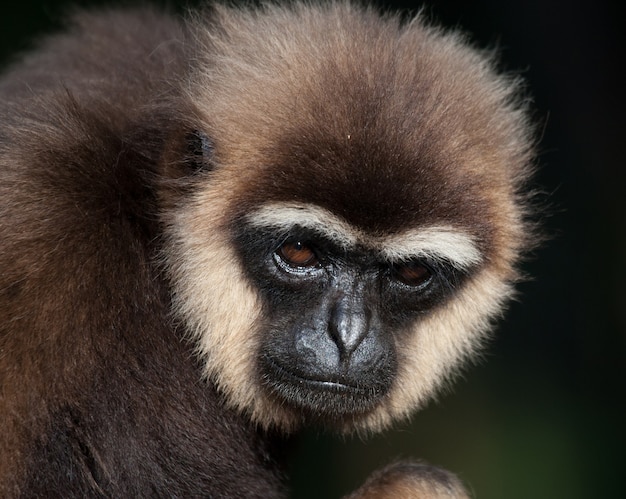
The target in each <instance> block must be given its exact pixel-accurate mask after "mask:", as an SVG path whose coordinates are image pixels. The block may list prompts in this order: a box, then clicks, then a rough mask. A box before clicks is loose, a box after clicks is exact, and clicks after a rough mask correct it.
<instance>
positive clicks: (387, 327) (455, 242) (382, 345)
mask: <svg viewBox="0 0 626 499" xmlns="http://www.w3.org/2000/svg"><path fill="white" fill-rule="evenodd" d="M364 209H365V207H364ZM235 240H236V242H235V246H236V247H238V248H239V249H240V250H239V251H240V254H241V261H242V264H243V266H244V268H245V271H246V273H247V274H248V275H250V276H251V280H252V281H253V283H254V287H255V288H257V289H258V290H259V294H260V296H261V300H262V302H263V304H264V307H265V310H266V318H265V320H264V321H263V334H262V339H261V342H260V345H259V352H258V358H257V369H258V372H259V379H261V380H262V383H263V387H264V389H265V390H267V392H268V395H269V396H270V397H272V398H275V399H276V401H277V403H279V404H282V405H287V406H290V407H292V408H294V409H295V410H299V411H301V412H302V413H304V414H306V415H307V416H309V417H310V418H312V419H321V420H322V421H326V420H331V421H332V420H342V419H343V418H345V417H350V418H354V416H355V415H360V414H363V413H366V412H368V411H370V410H372V409H373V408H374V407H375V406H376V405H377V404H378V403H380V401H381V400H382V399H383V398H384V396H385V395H386V394H387V393H388V392H389V390H390V388H391V386H392V384H393V381H394V379H395V377H396V375H397V370H398V365H397V364H398V352H397V349H398V347H399V346H400V347H401V345H402V341H403V337H405V336H407V335H410V329H411V328H412V327H413V326H414V325H415V323H417V322H419V319H420V317H421V316H423V315H425V314H427V313H428V312H429V311H430V310H432V309H433V308H435V307H436V306H437V305H438V304H440V303H442V302H443V301H444V300H445V299H446V298H447V297H449V296H450V295H451V294H453V293H454V290H455V289H456V288H457V287H458V286H459V285H460V284H461V282H462V281H463V279H464V276H465V275H466V273H468V272H469V271H470V269H471V268H472V267H474V266H475V265H477V264H478V263H479V262H480V259H481V256H480V253H479V251H478V249H477V248H476V246H475V244H474V243H473V241H472V238H471V237H470V236H469V235H468V234H466V233H465V232H463V231H461V230H456V229H453V228H451V227H432V228H424V229H422V230H411V231H408V232H405V233H403V234H400V235H396V236H388V237H379V238H376V237H374V238H372V237H369V236H367V235H366V234H363V233H360V232H359V230H358V229H357V228H355V227H352V226H350V225H349V224H348V223H347V222H346V221H344V220H343V219H341V218H338V217H337V216H335V215H333V213H332V212H330V211H328V210H327V209H325V208H322V207H320V206H316V205H307V204H293V203H289V202H287V203H279V202H277V203H270V204H265V205H263V206H261V207H260V208H258V209H257V210H255V211H253V212H252V213H249V214H247V215H246V216H245V217H244V219H243V224H242V226H241V228H240V229H239V231H237V232H236V236H235Z"/></svg>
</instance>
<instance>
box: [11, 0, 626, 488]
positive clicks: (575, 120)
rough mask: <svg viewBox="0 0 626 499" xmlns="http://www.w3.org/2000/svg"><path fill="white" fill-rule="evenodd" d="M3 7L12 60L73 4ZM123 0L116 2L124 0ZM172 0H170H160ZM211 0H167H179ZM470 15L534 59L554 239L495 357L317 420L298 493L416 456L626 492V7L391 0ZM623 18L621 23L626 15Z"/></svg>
mask: <svg viewBox="0 0 626 499" xmlns="http://www.w3.org/2000/svg"><path fill="white" fill-rule="evenodd" d="M110 3H111V2H105V1H100V2H97V1H89V2H86V1H82V2H76V1H74V2H70V1H58V0H39V1H38V0H21V1H19V2H12V3H11V4H10V6H6V4H5V6H4V7H2V8H0V13H1V16H0V61H2V63H3V64H6V63H7V61H9V60H10V59H11V58H15V57H19V51H22V50H25V49H27V48H28V47H29V46H30V44H31V43H32V41H33V39H34V37H36V36H39V35H41V34H43V33H46V32H49V31H50V30H53V29H55V27H58V26H59V24H60V19H61V18H62V12H63V10H64V8H66V7H67V6H68V5H98V4H102V5H109V4H110ZM118 3H119V2H118ZM161 3H165V2H161ZM194 3H198V2H176V1H175V0H171V1H170V2H167V4H168V5H169V6H170V8H173V9H178V10H180V11H182V10H183V7H184V5H192V4H194ZM379 4H380V5H381V6H383V7H385V8H390V9H396V8H401V9H404V10H406V11H408V12H414V11H416V10H418V9H420V8H421V7H424V8H425V11H426V13H427V15H428V17H430V18H431V19H433V20H436V21H437V22H440V23H442V24H443V25H445V26H448V27H460V28H461V29H463V30H464V31H467V32H468V33H470V34H471V35H472V38H473V40H475V42H476V43H477V44H478V45H479V46H483V47H493V46H497V47H499V49H500V53H501V59H502V64H503V67H504V68H506V69H508V70H513V71H516V72H521V74H523V76H524V77H525V78H526V80H527V82H528V88H529V93H530V94H531V95H532V96H533V97H534V102H535V110H536V111H535V117H536V120H537V122H538V123H539V124H540V127H539V130H540V133H541V135H542V140H541V147H540V151H539V152H540V158H539V160H540V166H541V168H540V170H539V172H538V175H537V177H536V186H537V187H538V188H539V189H540V190H541V191H542V192H543V193H545V199H546V200H547V201H548V204H549V206H550V208H549V210H547V211H546V213H545V214H544V215H543V216H542V220H543V224H544V227H545V229H546V232H547V234H548V235H549V236H550V237H551V241H550V242H549V243H548V244H546V245H544V247H543V249H541V250H540V251H538V252H537V254H536V257H535V258H534V259H533V260H532V261H531V262H529V263H528V264H527V265H526V270H527V272H528V273H529V274H530V275H531V276H532V277H533V279H532V280H530V281H528V282H526V283H524V284H523V285H522V286H521V291H522V293H521V297H520V300H519V302H518V303H514V304H513V305H512V306H511V307H510V310H509V311H508V313H507V315H506V317H505V319H504V320H503V321H501V324H500V326H499V328H498V331H497V335H496V337H495V339H494V341H493V342H492V344H491V345H490V348H489V350H488V352H487V354H486V355H485V358H484V359H483V360H482V361H481V362H480V363H479V364H478V365H477V366H474V367H472V368H471V369H468V370H467V371H466V373H465V375H464V376H463V378H462V379H460V380H459V381H458V382H457V384H456V385H455V387H454V390H453V391H451V392H450V393H446V394H443V395H442V396H441V397H440V399H439V401H438V402H436V403H433V404H431V406H430V407H429V408H427V409H426V410H425V411H422V412H421V413H419V414H417V415H416V416H415V417H414V418H413V421H412V423H411V424H406V425H400V426H399V427H398V428H397V429H396V431H392V432H389V433H387V434H385V435H383V436H380V437H377V438H374V439H372V440H368V441H367V442H362V441H359V440H357V439H345V440H344V439H336V438H333V437H332V436H329V435H325V434H322V433H317V432H311V433H309V434H307V435H305V437H304V438H303V439H302V442H301V444H300V446H299V448H298V457H297V460H296V461H295V463H294V469H293V475H294V479H293V487H294V494H293V496H294V497H296V498H314V497H315V498H326V497H328V498H332V497H339V496H340V494H342V493H345V492H347V491H349V490H351V489H352V488H354V487H355V486H356V485H357V484H359V483H360V482H361V481H362V480H363V479H364V477H365V476H366V475H367V474H368V473H369V472H371V471H372V470H373V469H374V468H376V467H378V466H380V465H382V464H384V463H386V462H388V461H389V460H391V459H395V458H397V457H408V456H415V457H420V458H423V459H425V460H427V461H429V462H431V463H434V464H439V465H442V466H444V467H446V468H449V469H451V470H453V471H455V472H457V473H459V474H460V476H461V477H462V478H463V479H464V480H465V481H466V482H467V483H468V484H469V485H470V486H471V488H472V489H473V491H474V493H475V495H476V497H477V498H479V499H528V498H533V499H544V498H545V499H553V498H568V499H582V498H621V497H625V498H626V472H625V471H624V464H625V463H626V459H624V457H623V455H624V449H625V448H626V429H625V423H626V417H625V416H626V286H625V285H624V283H625V282H626V212H625V211H624V204H625V202H624V201H625V199H626V183H625V181H626V163H625V161H624V152H623V151H624V147H625V146H626V136H625V132H626V126H625V125H624V112H625V111H626V109H625V108H624V103H625V99H624V98H623V92H624V90H623V86H624V76H623V66H624V63H625V62H626V51H625V45H624V38H625V37H624V27H623V17H622V16H620V15H619V14H618V6H619V4H618V2H617V1H613V2H611V1H610V0H596V1H595V2H583V1H581V0H571V1H566V0H555V1H549V0H510V1H507V2H504V1H502V0H474V1H462V0H457V1H455V0H431V1H430V2H427V3H422V2H417V1H414V2H399V1H398V2H382V1H380V2H379ZM618 25H619V26H618ZM620 30H621V31H620Z"/></svg>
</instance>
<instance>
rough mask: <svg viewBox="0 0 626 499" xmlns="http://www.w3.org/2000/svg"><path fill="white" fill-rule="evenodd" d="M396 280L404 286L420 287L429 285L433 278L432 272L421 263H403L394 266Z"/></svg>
mask: <svg viewBox="0 0 626 499" xmlns="http://www.w3.org/2000/svg"><path fill="white" fill-rule="evenodd" d="M393 274H394V276H395V278H396V279H397V280H398V281H400V282H401V283H403V284H406V285H407V286H412V287H420V286H423V285H424V284H426V283H428V282H429V281H430V279H431V278H432V276H433V273H432V271H431V270H430V269H429V268H428V267H427V266H426V265H424V264H422V263H420V262H403V263H398V264H395V265H394V266H393Z"/></svg>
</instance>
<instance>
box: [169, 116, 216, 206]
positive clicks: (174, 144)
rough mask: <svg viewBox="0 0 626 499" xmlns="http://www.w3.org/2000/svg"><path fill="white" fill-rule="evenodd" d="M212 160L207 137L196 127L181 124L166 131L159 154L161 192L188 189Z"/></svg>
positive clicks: (208, 170) (211, 165)
mask: <svg viewBox="0 0 626 499" xmlns="http://www.w3.org/2000/svg"><path fill="white" fill-rule="evenodd" d="M215 164H216V163H215V146H214V143H213V141H212V140H211V138H209V136H208V135H207V134H206V133H204V132H202V131H201V130H199V129H197V128H184V127H181V128H180V129H179V130H177V131H176V132H174V133H172V134H171V135H170V137H169V139H168V140H167V141H166V144H165V147H164V150H163V153H162V154H161V167H160V175H161V183H162V188H163V192H162V194H163V195H167V193H168V191H170V193H171V194H176V193H178V194H181V193H185V192H187V193H188V192H190V190H193V189H194V187H196V186H198V184H199V182H200V180H201V179H203V178H204V177H205V175H206V174H209V173H211V172H212V171H213V170H214V169H215ZM176 197H178V196H176Z"/></svg>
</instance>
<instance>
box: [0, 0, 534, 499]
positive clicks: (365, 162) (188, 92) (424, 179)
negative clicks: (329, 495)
mask: <svg viewBox="0 0 626 499" xmlns="http://www.w3.org/2000/svg"><path fill="white" fill-rule="evenodd" d="M517 93H518V84H517V82H515V81H513V80H511V79H509V78H507V77H503V76H501V75H499V74H498V73H497V72H496V71H495V69H494V63H493V61H492V59H491V57H490V56H489V55H487V54H484V53H481V52H479V51H476V50H474V49H472V48H471V47H469V46H468V45H467V44H466V42H465V40H463V38H462V37H460V36H459V35H458V34H450V33H445V32H442V31H440V30H439V29H438V28H435V27H431V26H428V25H426V24H425V23H424V22H423V21H422V20H420V19H416V20H414V21H412V22H410V23H408V24H403V23H401V22H400V21H399V20H398V19H397V18H395V17H393V16H388V17H385V18H381V16H380V15H379V14H377V13H376V12H374V11H373V10H369V9H364V8H360V7H355V6H351V5H348V4H343V3H342V4H340V3H329V4H327V5H324V6H314V5H308V6H307V5H300V4H296V5H293V6H290V7H278V6H274V5H266V6H263V7H262V8H259V9H257V10H236V9H228V8H225V7H219V6H218V7H215V8H213V9H211V10H210V11H209V12H207V13H206V14H203V15H198V16H197V18H195V19H193V20H190V21H187V22H186V23H181V22H179V21H178V20H176V19H174V18H172V17H169V16H166V15H163V14H160V13H157V12H154V11H152V10H150V9H139V10H135V11H133V10H128V11H125V12H118V11H112V12H100V13H96V14H81V15H80V16H77V17H75V19H74V24H73V25H72V26H71V27H70V28H69V30H68V31H67V33H65V34H61V35H56V36H53V37H51V38H49V39H48V40H47V41H45V42H44V43H43V44H42V46H41V48H40V50H39V51H36V52H34V53H33V54H31V55H27V56H25V57H24V58H23V60H22V61H21V62H20V63H19V64H16V65H15V66H14V67H12V68H10V69H9V71H8V72H7V73H6V75H5V76H4V78H3V79H2V80H0V97H1V99H0V123H2V125H1V126H0V420H2V422H3V424H2V426H3V430H2V432H0V495H1V496H2V497H18V496H22V497H25V496H36V495H48V496H49V495H50V494H52V495H54V494H58V495H60V496H63V497H85V496H94V497H97V496H117V497H130V496H160V495H168V496H175V495H177V496H194V495H196V496H197V495H207V494H208V495H214V496H219V497H279V496H282V495H283V486H282V478H281V468H280V466H279V465H278V464H277V463H276V459H275V458H274V457H273V456H274V454H273V453H272V452H273V449H274V445H275V441H274V438H273V437H272V436H271V434H272V432H273V431H274V430H275V429H279V430H281V431H292V430H295V429H297V428H298V426H299V425H300V424H301V423H302V421H303V417H302V415H301V414H298V413H297V411H294V410H293V409H289V408H287V407H283V406H281V405H279V404H277V403H276V402H275V401H273V400H272V399H270V398H268V397H266V395H265V393H264V390H263V387H262V385H261V383H260V380H259V379H258V376H257V371H256V369H257V366H256V354H257V350H258V343H259V336H260V334H261V329H262V326H263V320H262V319H263V303H262V302H261V300H260V299H259V296H258V294H257V292H256V290H255V289H254V288H253V287H252V286H251V284H250V281H249V280H248V279H247V277H246V275H245V273H244V271H243V268H242V266H241V264H240V262H239V261H238V258H237V256H236V251H235V248H234V247H233V240H232V233H231V230H232V227H233V226H234V225H236V224H237V223H238V222H239V221H241V220H242V218H243V217H244V216H245V215H246V214H247V213H249V212H250V211H252V210H254V209H258V208H259V207H263V206H266V205H270V204H272V203H277V204H280V203H296V204H297V203H306V204H310V205H313V206H317V207H319V208H320V209H321V210H328V211H330V212H331V213H333V214H334V216H336V217H338V219H340V220H341V223H342V224H344V223H345V224H346V225H347V226H349V227H352V228H353V229H354V233H355V234H356V233H358V234H365V235H369V236H370V237H372V238H377V240H398V241H402V240H403V237H404V238H405V240H408V239H406V237H408V236H407V234H409V235H410V234H415V231H416V230H418V229H419V228H427V229H429V230H432V228H438V227H450V228H451V229H452V230H455V231H458V232H459V233H462V234H466V235H467V236H466V238H467V240H469V241H472V243H473V244H474V245H475V246H476V248H477V249H478V251H479V252H480V264H479V265H478V268H477V269H476V272H475V273H474V275H473V276H472V277H471V278H470V279H469V280H468V281H467V282H466V284H465V285H464V287H463V288H462V289H461V290H459V292H458V293H457V294H456V296H455V297H454V300H451V301H449V302H447V303H444V304H442V305H441V306H439V307H438V308H436V309H435V310H434V311H433V312H432V313H430V314H428V315H426V316H425V317H424V318H423V319H422V320H420V321H419V322H418V323H416V324H414V325H413V326H412V327H411V328H409V331H406V334H403V335H402V336H403V337H405V339H404V340H403V343H402V344H398V346H397V349H398V352H399V353H398V355H399V370H398V376H397V379H396V381H395V383H394V385H393V387H392V390H391V391H390V392H389V394H388V395H387V396H386V398H385V400H384V403H382V404H380V405H379V406H377V408H376V409H375V410H374V411H372V412H370V413H368V414H365V415H362V416H359V417H358V418H356V417H355V420H354V421H352V422H351V424H350V425H349V427H348V426H347V425H345V424H344V423H342V425H341V426H342V427H341V428H340V429H341V430H344V431H355V430H356V431H364V432H367V431H377V430H381V429H383V428H385V427H387V426H389V425H390V424H391V423H392V422H393V421H395V420H397V419H399V418H404V417H406V416H408V415H409V414H410V413H411V411H413V410H414V409H416V408H418V407H420V406H421V405H423V404H424V403H425V401H426V400H427V399H428V398H429V397H431V396H432V394H433V393H434V392H435V391H436V389H437V388H438V387H440V386H441V384H442V383H443V382H444V381H445V380H446V379H448V378H449V376H450V375H451V374H453V373H454V372H455V371H456V370H457V368H458V367H459V366H460V365H461V364H462V362H463V361H464V360H466V359H467V358H468V357H470V356H471V355H472V354H474V353H475V351H476V350H477V349H478V348H479V347H480V344H481V342H482V340H483V339H484V337H485V334H486V332H487V331H488V330H489V328H490V325H491V321H492V319H493V317H495V316H497V315H498V314H499V313H500V312H501V310H502V308H503V306H504V305H505V302H506V300H507V298H508V297H509V296H510V295H511V290H512V285H513V284H514V282H515V280H516V279H517V277H518V276H517V270H516V266H517V263H518V259H519V255H520V253H521V252H522V251H523V250H524V249H525V248H526V247H527V246H528V245H529V242H530V241H529V237H528V234H529V230H528V229H529V227H528V222H527V213H526V211H527V210H528V203H527V201H526V200H525V198H524V196H523V194H522V190H523V186H524V183H525V180H526V178H527V176H528V174H529V170H530V168H529V163H530V159H531V141H530V138H529V137H530V135H529V127H528V124H527V120H526V116H525V112H524V108H523V106H522V105H520V103H519V101H518V99H517ZM193 130H201V131H202V132H203V133H206V134H207V135H208V136H209V137H210V138H211V140H212V144H213V146H214V155H213V157H212V158H211V164H210V165H205V167H203V168H200V171H199V172H190V168H189V161H190V160H189V158H188V152H187V151H185V137H186V136H187V134H188V133H189V132H191V131H193ZM320 212H322V213H323V211H320ZM411 231H412V232H411ZM477 260H478V259H477ZM186 339H192V340H193V341H192V342H187V341H185V340H186ZM193 352H195V353H196V354H198V355H197V356H194V355H193ZM203 373H204V375H205V378H206V379H207V380H208V381H209V382H205V381H206V380H202V379H201V378H202V374H203ZM329 424H331V425H332V422H329ZM257 426H258V428H257ZM450 480H452V481H450ZM451 484H452V485H451ZM458 487H459V486H458V485H456V482H454V480H453V479H450V478H449V476H448V475H446V474H445V473H444V474H443V475H441V474H440V472H435V471H432V470H431V469H428V470H427V471H426V472H425V468H421V467H420V466H417V465H416V466H414V465H398V466H395V467H392V468H389V469H387V470H385V471H383V472H381V473H380V474H379V475H377V476H376V477H374V478H373V479H372V480H371V481H370V482H368V484H366V486H364V488H363V489H360V490H359V491H358V492H356V493H355V495H354V496H353V497H363V498H368V497H400V496H402V497H442V498H443V497H463V492H461V489H460V488H458ZM400 491H403V492H400ZM405 491H406V494H405ZM409 491H411V492H409ZM398 494H400V495H398Z"/></svg>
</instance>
